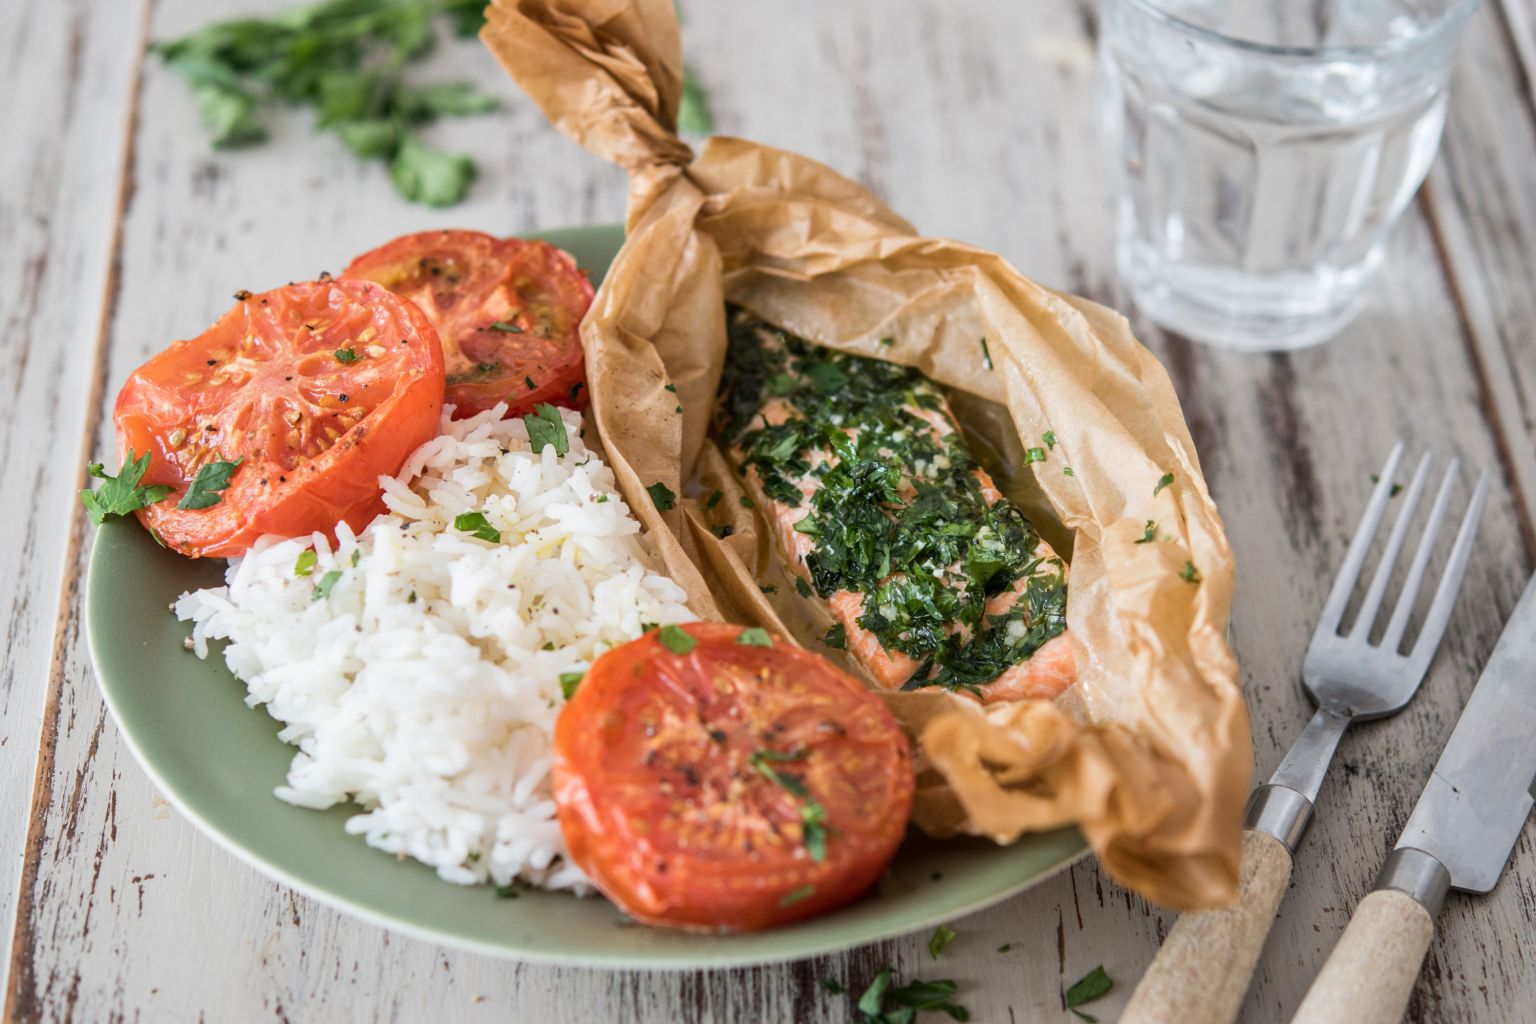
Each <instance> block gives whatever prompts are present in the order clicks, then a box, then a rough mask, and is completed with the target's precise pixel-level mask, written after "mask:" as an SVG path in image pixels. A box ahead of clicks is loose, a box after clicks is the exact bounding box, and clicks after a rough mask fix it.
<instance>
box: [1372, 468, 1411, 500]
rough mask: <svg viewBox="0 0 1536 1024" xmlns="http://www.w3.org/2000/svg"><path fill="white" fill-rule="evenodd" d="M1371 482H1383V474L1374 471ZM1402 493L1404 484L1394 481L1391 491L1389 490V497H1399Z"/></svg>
mask: <svg viewBox="0 0 1536 1024" xmlns="http://www.w3.org/2000/svg"><path fill="white" fill-rule="evenodd" d="M1371 483H1373V484H1379V483H1381V474H1380V473H1372V474H1371ZM1402 493H1403V485H1402V484H1400V483H1396V482H1394V483H1393V484H1392V489H1391V491H1389V492H1388V493H1387V497H1389V498H1395V497H1397V496H1398V495H1399V494H1402Z"/></svg>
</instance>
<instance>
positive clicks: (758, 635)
mask: <svg viewBox="0 0 1536 1024" xmlns="http://www.w3.org/2000/svg"><path fill="white" fill-rule="evenodd" d="M736 642H737V643H738V644H742V645H743V646H746V647H772V646H773V637H772V636H771V635H770V634H769V632H768V631H767V630H766V629H764V628H762V627H761V626H752V627H749V628H747V629H744V630H742V631H741V632H740V633H738V634H736Z"/></svg>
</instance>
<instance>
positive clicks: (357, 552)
mask: <svg viewBox="0 0 1536 1024" xmlns="http://www.w3.org/2000/svg"><path fill="white" fill-rule="evenodd" d="M362 557H363V549H362V548H353V549H352V568H354V569H356V568H357V563H358V562H360V561H361V560H362Z"/></svg>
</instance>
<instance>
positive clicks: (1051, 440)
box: [1040, 430, 1056, 448]
mask: <svg viewBox="0 0 1536 1024" xmlns="http://www.w3.org/2000/svg"><path fill="white" fill-rule="evenodd" d="M1040 440H1042V441H1044V442H1045V446H1046V447H1047V448H1055V447H1056V431H1054V430H1047V431H1046V432H1045V434H1044V435H1043V436H1041V438H1040Z"/></svg>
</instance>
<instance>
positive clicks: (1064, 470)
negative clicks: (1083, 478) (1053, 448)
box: [1061, 466, 1077, 476]
mask: <svg viewBox="0 0 1536 1024" xmlns="http://www.w3.org/2000/svg"><path fill="white" fill-rule="evenodd" d="M1061 475H1062V476H1076V475H1077V474H1076V473H1074V472H1072V467H1071V466H1062V467H1061Z"/></svg>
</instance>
